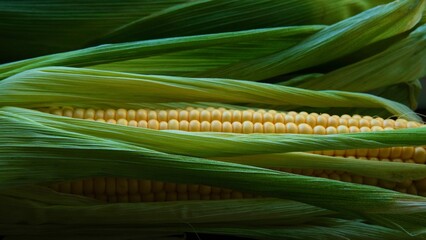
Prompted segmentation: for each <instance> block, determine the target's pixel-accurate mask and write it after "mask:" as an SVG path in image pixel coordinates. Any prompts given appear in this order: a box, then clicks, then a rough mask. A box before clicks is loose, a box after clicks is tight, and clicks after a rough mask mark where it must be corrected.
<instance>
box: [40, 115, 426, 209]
mask: <svg viewBox="0 0 426 240" xmlns="http://www.w3.org/2000/svg"><path fill="white" fill-rule="evenodd" d="M43 111H45V112H48V113H51V114H55V115H59V116H64V117H72V118H80V119H86V120H92V121H98V122H106V123H110V124H119V125H124V126H129V127H143V128H150V129H155V130H182V131H191V132H200V131H201V132H232V133H239V134H251V133H292V134H339V133H356V132H369V131H383V130H392V129H400V128H416V127H423V126H424V125H423V124H421V123H418V122H413V121H407V120H405V119H396V120H393V119H382V118H379V117H377V118H373V117H370V116H360V115H353V116H350V115H342V116H337V115H332V116H330V115H329V114H317V113H310V114H308V113H307V112H300V113H296V112H294V111H290V112H277V111H274V110H269V111H266V110H257V111H254V110H244V111H240V110H227V109H224V108H217V109H216V108H206V109H202V108H197V109H194V108H187V109H172V110H149V109H138V110H126V109H106V110H103V109H98V110H95V109H82V108H75V109H74V108H70V107H64V108H52V109H44V110H43ZM313 153H315V154H322V155H329V156H343V157H348V158H359V159H364V160H367V159H368V160H371V161H393V162H405V163H417V164H424V163H425V162H426V149H425V148H424V147H412V146H406V147H392V148H381V149H348V150H324V151H315V152H313ZM276 170H280V171H285V172H290V173H295V174H302V175H307V176H315V177H322V178H329V179H334V180H340V181H345V182H353V183H358V184H367V185H373V186H380V187H382V188H387V189H392V190H395V191H399V192H403V193H409V194H415V195H422V196H426V179H423V180H418V181H405V182H400V183H397V182H391V181H386V180H381V179H376V178H371V177H363V176H358V175H353V174H350V173H346V172H341V171H333V170H318V169H304V170H301V169H288V168H285V169H284V168H276ZM49 187H51V188H52V189H54V190H56V191H59V192H64V193H72V194H80V195H86V196H88V197H93V198H97V199H99V200H102V201H106V202H111V203H114V202H140V201H174V200H207V199H212V200H213V199H229V198H236V199H238V198H251V197H254V195H252V194H248V193H241V192H238V191H233V190H229V189H223V188H216V187H211V186H204V185H192V184H189V185H187V184H176V183H165V182H160V181H150V180H138V179H125V178H114V177H106V178H105V177H96V178H93V179H85V180H76V181H71V182H63V183H55V184H50V185H49Z"/></svg>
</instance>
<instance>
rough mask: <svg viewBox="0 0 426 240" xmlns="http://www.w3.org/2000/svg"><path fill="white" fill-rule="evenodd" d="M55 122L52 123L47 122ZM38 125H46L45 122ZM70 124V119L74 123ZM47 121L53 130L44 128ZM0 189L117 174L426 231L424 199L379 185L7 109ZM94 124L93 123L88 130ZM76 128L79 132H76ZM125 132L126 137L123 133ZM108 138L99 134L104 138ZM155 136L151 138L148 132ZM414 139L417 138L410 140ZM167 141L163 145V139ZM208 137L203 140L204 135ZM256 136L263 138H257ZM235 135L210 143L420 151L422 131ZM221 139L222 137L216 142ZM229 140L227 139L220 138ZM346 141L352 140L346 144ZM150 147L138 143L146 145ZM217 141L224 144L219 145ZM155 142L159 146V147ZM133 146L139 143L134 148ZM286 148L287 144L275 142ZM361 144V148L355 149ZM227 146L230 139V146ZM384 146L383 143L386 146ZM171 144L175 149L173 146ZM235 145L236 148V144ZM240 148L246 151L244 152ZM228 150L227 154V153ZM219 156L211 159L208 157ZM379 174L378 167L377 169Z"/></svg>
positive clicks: (0, 136) (1, 115)
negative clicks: (181, 151)
mask: <svg viewBox="0 0 426 240" xmlns="http://www.w3.org/2000/svg"><path fill="white" fill-rule="evenodd" d="M54 119H56V120H57V121H52V120H54ZM43 120H44V121H43ZM72 121H75V122H74V124H72ZM49 122H51V124H49ZM0 124H2V126H4V127H3V128H0V151H1V154H0V164H1V166H2V167H1V168H0V169H1V170H0V171H1V174H0V186H1V188H2V189H3V190H5V189H6V188H9V189H10V188H11V187H12V186H17V185H20V184H24V183H25V184H35V183H39V182H43V181H60V180H65V179H76V178H84V177H89V176H111V175H114V176H122V177H132V178H139V179H154V180H161V181H171V182H183V183H195V184H206V185H212V186H220V187H226V188H231V189H236V190H241V191H245V192H253V193H257V194H261V195H262V196H271V197H277V198H286V199H290V200H296V201H300V202H303V203H307V204H311V205H314V206H319V207H322V208H327V209H331V210H335V211H339V212H347V213H351V214H356V215H358V216H360V217H362V218H366V219H369V220H371V221H373V222H374V223H377V224H380V225H383V226H387V227H391V228H402V229H405V230H407V231H409V232H410V233H412V234H422V233H424V232H425V231H426V229H425V227H424V224H422V222H423V221H425V220H426V200H425V198H423V197H418V196H411V195H406V194H401V193H397V192H393V191H389V190H385V189H381V188H377V187H371V186H365V185H358V184H351V183H345V182H340V181H334V180H329V179H321V178H314V177H306V176H301V175H294V174H289V173H284V172H279V171H274V170H269V169H264V168H258V167H253V166H248V165H242V164H234V163H227V162H220V161H212V160H207V159H203V158H197V157H193V156H194V155H205V154H202V153H200V152H201V150H202V151H205V152H207V153H208V152H209V149H208V148H205V146H203V145H204V144H202V141H197V140H194V139H192V140H191V141H190V142H188V144H186V145H187V147H189V146H190V147H191V148H192V150H191V151H188V152H187V153H189V152H192V153H193V154H191V155H189V154H187V155H186V156H184V155H175V154H167V153H165V152H159V151H155V150H153V149H151V147H153V148H159V147H158V146H155V145H156V143H161V144H164V143H166V142H170V143H175V145H174V146H172V147H169V148H168V149H169V150H168V151H172V150H173V151H175V149H171V148H176V149H178V148H179V146H180V145H185V144H182V143H181V142H177V141H176V140H177V138H172V137H173V135H181V138H182V137H185V138H186V137H189V136H195V135H197V136H198V137H201V136H203V135H204V134H190V133H187V132H179V131H154V130H151V131H150V130H148V129H138V128H128V127H124V126H117V125H110V124H102V123H97V122H90V121H84V120H77V119H71V118H69V119H68V118H65V117H57V116H48V114H44V113H39V112H36V111H31V110H25V109H18V108H11V107H6V108H2V110H1V112H0ZM92 124H95V125H92ZM78 129H80V130H78ZM126 129H128V130H129V131H131V132H132V133H131V134H129V133H128V132H126V131H127V130H126ZM104 131H105V133H106V132H108V136H105V135H104V134H103V132H104ZM149 132H151V133H152V134H154V135H153V136H149V135H148V134H143V135H142V134H141V133H149ZM414 133H415V134H414ZM165 134H167V135H168V138H167V139H168V140H167V141H165V140H164V139H161V137H158V136H161V135H165ZM208 135H210V134H206V135H205V136H208ZM261 135H262V136H261ZM261 135H256V134H253V135H245V136H237V135H235V134H218V135H215V134H213V135H211V136H214V137H210V138H209V144H210V145H212V146H213V147H214V148H216V147H219V148H223V146H225V145H226V141H225V140H227V139H228V140H229V139H232V138H235V139H236V141H235V143H234V144H233V146H229V147H228V149H226V148H223V149H221V150H220V151H222V152H229V151H230V150H232V149H235V150H234V151H240V153H239V154H240V155H241V154H242V152H243V151H244V153H245V154H247V153H250V152H253V151H247V149H248V148H250V149H257V151H258V152H259V153H260V152H261V153H268V152H274V151H278V150H279V151H283V149H285V151H287V150H288V151H291V150H293V149H299V150H300V149H301V148H305V149H306V148H309V147H307V146H309V143H308V142H310V144H311V145H313V144H315V145H316V146H320V145H322V148H325V147H327V145H330V142H329V141H328V140H331V139H334V141H333V144H334V145H335V146H336V148H340V147H342V148H343V147H347V146H345V144H344V143H343V142H344V141H347V142H350V144H351V146H352V147H353V148H359V147H361V148H362V147H366V146H367V145H368V146H369V147H375V146H376V145H380V146H389V145H416V144H419V145H424V144H425V141H426V137H425V135H426V128H418V129H414V130H413V129H403V130H397V131H394V132H373V133H362V134H339V135H324V136H318V137H320V138H321V139H320V140H319V141H316V140H315V139H316V138H318V137H314V136H305V138H306V141H301V138H302V139H303V136H299V135H286V136H285V137H284V138H283V136H282V135H281V134H276V135H270V134H261ZM219 136H222V137H221V138H219ZM225 136H227V137H225ZM348 136H350V138H348ZM147 139H149V141H148V142H149V144H150V145H149V146H148V144H141V143H142V142H143V141H147ZM214 139H217V140H218V141H217V142H225V144H218V143H216V142H214V141H212V140H214ZM157 141H158V142H157ZM138 142H139V143H138ZM283 142H287V146H286V147H284V145H281V146H280V143H283ZM361 142H362V144H361ZM228 143H229V141H228ZM385 143H386V144H385ZM172 145H173V144H172ZM236 145H240V146H241V147H240V146H237V147H236ZM244 146H246V147H244ZM231 147H232V149H231ZM208 155H217V154H208ZM378 171H380V169H378Z"/></svg>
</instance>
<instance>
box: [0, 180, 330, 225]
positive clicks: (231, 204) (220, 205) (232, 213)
mask: <svg viewBox="0 0 426 240" xmlns="http://www.w3.org/2000/svg"><path fill="white" fill-rule="evenodd" d="M86 199H87V200H86ZM82 200H86V201H85V202H84V204H83V201H82ZM0 202H1V203H2V206H1V207H0V208H1V209H2V210H4V212H7V211H6V210H7V209H11V208H13V209H16V211H14V212H9V213H8V214H4V215H2V216H0V222H1V223H3V224H12V223H15V224H16V223H25V224H49V223H53V224H58V225H62V224H64V225H68V224H82V225H99V224H102V225H124V224H128V225H131V224H132V225H136V224H138V225H145V226H159V225H163V226H164V225H174V224H175V225H185V224H223V225H232V224H234V225H235V224H244V225H258V226H268V225H271V224H272V225H274V224H280V225H292V224H300V223H304V222H309V221H312V220H313V219H315V218H317V217H321V216H331V215H335V214H336V213H334V212H332V211H329V210H326V209H322V208H318V207H314V206H311V205H308V204H304V203H299V202H295V201H290V200H283V199H273V198H262V199H241V200H218V201H173V202H147V203H143V202H141V203H132V204H126V203H118V204H105V203H103V202H99V201H96V200H91V199H89V198H86V197H81V196H77V195H71V194H62V193H58V192H54V191H53V190H50V189H47V188H44V187H40V186H27V187H20V188H15V189H9V190H2V192H1V194H0ZM154 212H155V215H153V214H152V213H154ZM64 215H66V216H67V218H64V217H63V216H64Z"/></svg>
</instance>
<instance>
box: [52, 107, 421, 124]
mask: <svg viewBox="0 0 426 240" xmlns="http://www.w3.org/2000/svg"><path fill="white" fill-rule="evenodd" d="M47 111H48V112H50V113H52V114H55V115H60V116H66V117H73V118H82V119H94V120H99V119H103V120H105V121H109V120H111V119H112V120H115V121H118V120H119V119H125V120H127V121H129V122H130V121H136V122H138V121H141V120H144V121H149V120H157V121H159V122H167V121H170V120H173V119H174V120H178V121H192V120H197V121H200V122H203V121H207V122H212V121H215V120H216V121H220V122H231V123H232V122H245V121H250V122H253V123H258V122H259V123H265V122H270V123H284V124H286V123H295V124H301V123H306V124H308V125H310V126H311V127H315V126H323V127H330V126H333V127H338V126H339V125H345V126H348V127H351V126H354V127H358V128H361V127H371V128H372V127H375V126H377V127H382V128H383V129H385V128H394V129H399V128H406V127H419V126H421V125H422V124H420V123H418V122H413V121H407V120H405V119H397V120H393V119H383V118H379V117H378V118H372V117H370V116H364V117H361V116H359V115H353V116H349V115H346V114H345V115H342V116H338V115H332V116H330V115H329V114H317V113H310V114H308V113H306V112H300V113H296V112H293V111H290V112H277V111H274V110H269V111H266V110H256V111H255V110H227V109H224V108H221V109H214V108H207V109H202V108H198V109H194V108H187V109H185V110H184V109H169V110H150V109H138V110H133V109H130V110H126V109H122V108H120V109H117V110H116V109H97V110H95V109H83V108H75V109H74V108H69V107H65V108H52V109H48V110H47Z"/></svg>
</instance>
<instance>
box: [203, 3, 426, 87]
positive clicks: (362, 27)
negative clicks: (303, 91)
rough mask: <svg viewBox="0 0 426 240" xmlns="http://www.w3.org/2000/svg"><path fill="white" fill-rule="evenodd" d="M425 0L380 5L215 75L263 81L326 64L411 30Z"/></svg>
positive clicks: (214, 74)
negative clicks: (303, 39) (296, 43)
mask: <svg viewBox="0 0 426 240" xmlns="http://www.w3.org/2000/svg"><path fill="white" fill-rule="evenodd" d="M425 3H426V2H425V1H423V0H416V1H412V0H402V1H395V2H392V3H389V4H387V5H381V6H377V7H375V8H372V9H370V10H367V11H365V12H362V13H360V14H358V15H355V16H353V17H351V18H348V19H345V20H343V21H340V22H338V23H335V24H333V25H331V26H328V27H326V28H325V29H323V30H321V31H320V32H318V33H316V34H314V35H312V36H310V37H309V38H307V39H306V40H305V41H303V42H301V43H300V44H298V45H296V46H295V47H293V48H290V49H288V50H284V51H280V52H278V53H274V54H271V55H269V56H265V57H262V58H257V59H253V60H249V61H241V62H240V63H237V64H234V65H231V66H229V67H224V68H220V69H217V70H214V71H211V72H210V74H211V75H212V76H217V77H221V76H226V77H229V78H237V79H247V80H261V79H267V78H271V77H275V76H279V75H283V74H286V73H291V72H295V71H298V70H302V69H306V68H309V67H313V66H316V65H320V64H324V63H326V62H329V61H332V60H335V59H337V58H340V57H343V56H345V55H348V54H351V53H353V52H356V51H357V50H359V49H361V48H363V47H365V46H367V45H369V44H372V43H375V42H377V41H380V40H383V39H386V38H389V37H392V36H395V35H397V34H399V33H402V32H405V31H407V30H410V29H411V28H412V27H414V26H415V25H416V24H417V23H418V22H419V21H420V19H421V16H422V12H423V10H424V6H425Z"/></svg>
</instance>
